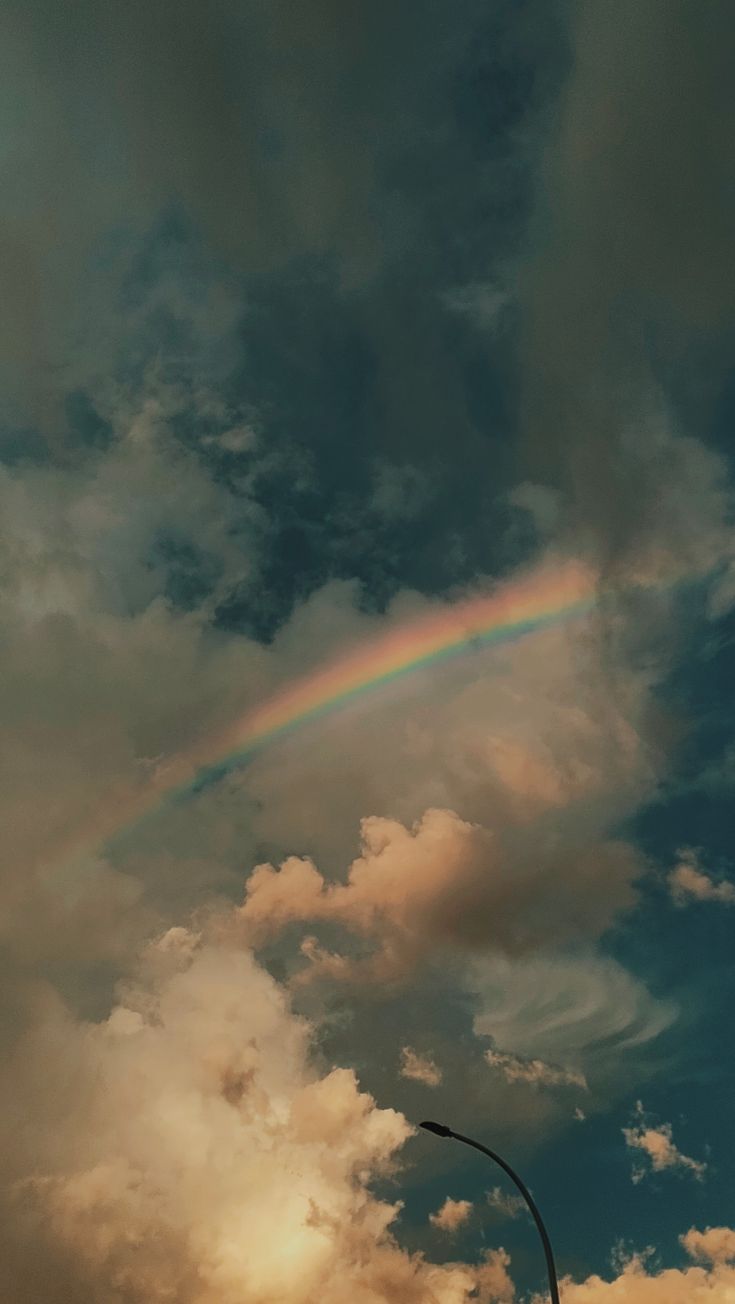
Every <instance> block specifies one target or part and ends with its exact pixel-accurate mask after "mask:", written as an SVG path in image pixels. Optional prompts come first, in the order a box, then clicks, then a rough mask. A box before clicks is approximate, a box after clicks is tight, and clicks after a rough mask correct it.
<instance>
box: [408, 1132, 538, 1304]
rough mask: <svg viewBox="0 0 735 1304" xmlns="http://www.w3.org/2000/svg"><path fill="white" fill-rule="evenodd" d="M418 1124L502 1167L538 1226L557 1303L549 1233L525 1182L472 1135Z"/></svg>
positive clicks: (498, 1156)
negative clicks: (480, 1153) (461, 1144)
mask: <svg viewBox="0 0 735 1304" xmlns="http://www.w3.org/2000/svg"><path fill="white" fill-rule="evenodd" d="M419 1126H420V1127H422V1128H424V1130H425V1131H426V1132H433V1133H434V1135H435V1136H441V1137H450V1138H451V1140H452V1141H461V1142H462V1143H463V1144H464V1145H466V1146H472V1149H473V1150H480V1151H481V1152H482V1154H483V1155H487V1157H488V1159H492V1160H493V1162H494V1163H496V1164H498V1165H499V1166H500V1167H501V1168H502V1169H503V1172H505V1173H507V1174H508V1176H509V1178H510V1179H511V1181H512V1182H514V1183H515V1185H516V1186H517V1187H518V1190H519V1191H520V1193H521V1195H522V1196H523V1199H524V1200H525V1201H526V1204H527V1205H528V1208H529V1210H530V1212H531V1216H532V1218H533V1221H534V1222H535V1224H536V1226H537V1228H538V1234H539V1236H540V1237H541V1244H542V1245H543V1247H544V1255H545V1257H546V1271H547V1273H548V1277H549V1293H550V1295H551V1304H559V1283H558V1281H557V1279H556V1265H555V1263H554V1253H553V1250H552V1248H551V1241H550V1240H549V1234H548V1232H547V1230H546V1228H545V1227H544V1223H543V1219H542V1217H541V1214H540V1213H539V1211H538V1209H537V1207H536V1202H535V1201H534V1199H533V1197H532V1195H531V1192H530V1191H529V1190H528V1187H527V1186H526V1185H525V1183H524V1182H522V1181H521V1179H520V1177H519V1176H518V1174H517V1173H514V1172H513V1169H512V1168H511V1166H510V1164H507V1163H506V1162H505V1160H504V1159H501V1157H500V1155H496V1153H495V1151H494V1150H489V1149H488V1147H487V1146H483V1145H481V1144H480V1142H479V1141H473V1140H472V1137H469V1136H462V1135H461V1134H460V1133H459V1132H453V1131H452V1129H451V1127H447V1126H446V1125H445V1124H444V1123H430V1122H425V1123H421V1124H419Z"/></svg>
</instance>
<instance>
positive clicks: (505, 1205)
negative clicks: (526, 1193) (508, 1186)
mask: <svg viewBox="0 0 735 1304" xmlns="http://www.w3.org/2000/svg"><path fill="white" fill-rule="evenodd" d="M487 1202H488V1204H489V1205H490V1207H491V1209H495V1210H497V1212H498V1213H501V1214H502V1215H503V1217H504V1218H518V1217H519V1216H520V1215H521V1214H523V1213H527V1212H528V1209H527V1206H526V1201H525V1200H524V1199H523V1196H521V1195H510V1194H509V1193H508V1192H507V1191H503V1190H501V1188H500V1187H499V1186H494V1187H493V1189H492V1191H488V1193H487Z"/></svg>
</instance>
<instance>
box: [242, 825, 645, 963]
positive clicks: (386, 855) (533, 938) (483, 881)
mask: <svg viewBox="0 0 735 1304" xmlns="http://www.w3.org/2000/svg"><path fill="white" fill-rule="evenodd" d="M503 859H504V858H503V850H502V846H501V845H500V842H499V839H498V838H497V837H495V836H494V835H493V833H492V832H491V831H490V830H488V829H485V828H482V827H481V826H479V825H476V824H471V823H469V822H468V821H466V820H462V819H460V818H459V816H458V815H457V814H456V813H455V812H454V811H448V810H428V811H426V812H425V813H424V815H423V816H422V818H421V819H420V820H419V821H417V822H416V823H415V824H414V825H413V827H412V828H406V827H405V826H404V825H403V824H401V823H399V822H398V821H397V820H389V819H384V818H380V817H378V816H372V817H370V818H366V819H363V820H362V821H361V854H360V856H359V857H358V859H357V860H354V861H353V862H352V864H351V866H350V869H349V872H348V875H347V882H346V883H343V884H340V883H328V882H327V881H326V879H325V878H324V876H323V875H322V874H320V873H319V871H318V870H317V869H316V867H315V866H314V865H313V864H312V863H311V862H310V861H307V860H300V859H297V858H295V857H291V858H289V859H288V860H286V861H284V862H283V864H282V865H281V866H280V868H279V869H276V868H274V867H273V866H272V865H259V866H257V867H256V868H255V869H254V871H253V873H252V874H251V876H250V878H249V879H248V880H247V883H246V896H245V901H244V903H243V905H242V907H241V909H240V914H239V919H240V922H241V924H242V926H243V929H244V931H245V935H246V936H247V937H248V938H249V939H251V941H252V942H253V943H254V944H256V945H258V944H262V943H263V942H264V941H266V940H267V939H268V938H269V937H271V936H275V935H277V934H278V933H279V932H280V931H281V930H282V929H283V928H285V927H286V926H287V925H289V924H292V923H296V922H310V923H312V922H314V921H325V922H330V923H339V924H342V925H343V926H344V927H345V928H347V929H348V930H349V931H350V932H352V933H354V934H357V935H359V936H361V937H364V938H366V939H369V940H371V941H372V942H373V943H374V944H375V946H376V950H375V951H374V953H373V959H372V961H371V964H372V967H373V970H374V973H375V975H376V976H378V975H381V974H386V973H391V974H395V975H400V974H401V973H403V972H407V971H410V970H411V969H412V968H413V967H414V966H415V964H416V963H418V962H419V961H420V960H421V959H423V958H424V957H426V955H427V954H428V953H429V952H430V951H431V952H432V953H433V952H434V951H435V950H436V948H437V947H440V948H441V947H448V946H459V947H465V948H474V949H479V948H480V947H482V946H483V945H487V944H492V945H494V946H495V947H498V948H501V949H508V950H509V951H511V952H520V953H523V952H525V951H528V950H530V949H532V948H533V947H534V946H536V945H538V944H539V943H540V942H542V941H546V940H551V939H552V938H553V939H554V940H555V941H564V940H566V939H568V938H569V937H570V936H572V937H573V936H575V935H578V934H579V933H582V934H583V935H584V934H586V935H589V933H590V932H596V931H598V930H601V928H602V927H603V926H604V924H603V920H604V921H607V919H608V918H610V917H611V915H612V912H613V910H614V908H615V906H616V905H617V907H618V908H620V907H622V906H624V905H626V904H629V903H632V900H633V893H632V889H631V881H632V879H633V878H634V876H635V874H636V872H637V868H638V866H637V864H636V860H635V856H634V854H633V852H632V850H631V848H629V847H628V846H626V845H625V844H624V843H613V842H610V843H608V844H606V845H605V846H603V847H600V848H597V849H596V854H595V855H594V856H592V855H590V856H589V859H587V858H586V857H585V856H583V855H580V856H579V857H578V858H577V859H576V860H575V862H574V863H573V864H568V863H563V864H562V863H560V858H558V857H557V856H556V855H555V854H554V852H553V851H552V853H551V857H550V861H551V863H546V864H544V862H543V860H541V863H540V864H539V863H536V864H533V863H529V862H527V861H525V860H524V859H520V858H519V861H516V863H515V864H513V869H512V870H511V869H510V866H507V867H506V865H504V863H503ZM519 862H520V863H519ZM554 862H556V863H554ZM512 863H513V862H512V861H511V864H512ZM602 863H605V866H606V877H605V886H604V889H603V890H601V886H600V866H601V864H602ZM565 878H566V882H565ZM552 885H553V887H552ZM564 898H566V899H567V900H570V901H571V900H574V902H575V915H574V918H573V920H572V919H570V918H567V917H566V916H565V913H564V910H563V908H562V902H563V899H564ZM542 901H544V903H545V905H544V909H543V910H542V909H541V902H542ZM552 910H553V913H552ZM565 919H566V920H567V922H565ZM363 970H364V972H366V973H368V972H370V966H368V968H367V969H365V967H364V966H363Z"/></svg>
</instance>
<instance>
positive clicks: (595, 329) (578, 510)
mask: <svg viewBox="0 0 735 1304" xmlns="http://www.w3.org/2000/svg"><path fill="white" fill-rule="evenodd" d="M572 12H573V46H574V63H573V69H572V72H571V75H570V77H569V80H568V82H567V84H566V85H565V87H564V90H563V93H562V95H561V97H560V101H559V104H558V108H557V115H556V116H557V123H556V128H555V135H554V139H553V143H552V144H551V146H550V148H549V152H548V155H547V159H546V165H545V169H544V174H543V185H542V186H541V187H540V199H539V203H538V208H537V214H536V221H535V227H534V237H533V238H534V245H535V251H534V253H533V256H532V257H531V258H530V260H529V263H528V265H527V266H526V268H525V270H524V273H523V291H522V293H523V300H524V313H523V322H524V358H525V368H526V376H525V383H524V402H525V413H526V422H527V433H528V436H529V445H530V463H531V466H532V467H533V473H534V474H536V475H538V476H539V478H541V479H550V480H553V481H554V482H556V483H557V484H560V485H561V486H562V487H563V488H564V489H565V491H566V492H567V494H568V508H569V510H570V513H571V514H572V516H573V517H574V519H575V520H576V522H577V524H579V523H581V524H582V525H583V526H584V527H585V529H586V531H587V533H588V536H589V537H590V538H591V539H592V538H596V540H597V544H598V545H599V546H600V547H601V549H602V550H603V555H604V554H607V556H608V557H610V556H618V557H620V556H621V554H624V553H627V554H628V556H630V554H631V552H633V551H634V550H635V548H636V547H638V546H639V545H640V542H641V538H642V537H645V534H646V532H647V531H651V530H652V529H653V528H658V527H662V528H663V529H664V530H666V529H667V528H669V529H670V528H672V527H673V526H675V527H676V528H677V529H684V530H686V528H687V527H688V525H689V522H686V521H685V522H682V521H679V520H677V521H676V522H674V521H672V520H668V521H667V520H666V514H667V512H668V513H669V514H670V513H672V511H673V512H674V514H676V510H675V505H672V502H671V495H670V494H669V493H668V488H669V486H670V484H671V479H672V476H673V477H675V478H676V480H677V481H679V482H682V483H683V484H684V485H687V482H688V481H689V479H690V478H691V477H692V476H693V477H694V479H695V480H696V479H697V467H696V465H695V462H696V464H697V465H701V462H699V460H698V459H697V455H696V453H692V456H691V457H686V456H684V457H682V454H681V450H679V452H677V451H676V450H674V449H672V448H671V445H670V444H669V443H668V442H667V441H666V440H662V439H661V438H660V437H658V436H659V435H660V430H657V429H655V427H657V426H660V424H662V423H663V424H665V423H666V420H667V416H666V413H665V412H662V411H661V410H660V408H659V410H658V411H656V410H655V409H656V407H657V406H658V401H657V400H658V397H660V395H658V394H657V391H658V390H659V389H660V390H661V391H663V392H664V393H665V392H666V390H667V389H669V390H674V385H673V383H672V382H674V380H676V383H677V385H678V386H680V385H681V376H680V372H681V367H682V364H684V363H686V364H687V365H688V389H689V400H690V401H689V402H688V403H686V404H684V407H685V408H686V412H687V419H688V420H689V421H690V422H691V423H692V429H690V431H689V433H692V434H694V435H696V436H701V434H702V433H703V429H702V427H703V425H704V423H705V422H706V420H707V408H706V405H705V406H703V405H702V403H701V401H699V402H698V401H697V400H701V399H702V396H703V393H706V383H708V384H710V385H711V384H712V383H713V382H714V383H715V384H716V381H717V370H718V369H717V367H715V368H714V372H713V371H712V363H711V359H710V361H708V363H707V368H703V367H702V359H703V357H704V356H706V354H710V355H711V354H715V355H717V354H718V353H719V354H720V357H719V361H720V362H721V361H722V354H721V349H722V334H723V333H724V332H726V330H727V329H728V328H730V327H731V326H732V321H733V302H735V300H734V298H733V293H734V291H735V246H734V245H733V241H732V230H733V224H734V222H735V154H734V153H733V149H732V140H733V133H734V130H735V82H734V81H733V78H732V69H731V63H732V60H731V55H732V49H733V41H734V40H735V15H734V14H733V9H732V6H731V5H730V4H728V3H719V2H716V3H713V4H711V5H708V6H707V7H706V9H704V10H703V9H702V8H701V6H698V5H696V4H694V3H692V2H691V0H675V3H673V4H671V3H661V2H660V0H646V2H645V3H640V2H639V0H631V2H630V3H629V2H628V0H624V3H622V4H621V3H617V2H615V3H613V2H612V0H602V3H599V4H595V5H587V4H578V5H576V6H574V8H573V11H572ZM718 332H719V333H720V339H719V340H718ZM705 382H706V383H705ZM685 389H686V387H685ZM678 398H681V395H678ZM692 400H694V401H692ZM652 426H653V427H654V430H653V432H652V429H651V427H652ZM690 452H692V450H690ZM672 462H675V463H677V465H676V466H672V465H671V463H672ZM687 487H688V486H687ZM698 487H699V486H697V485H695V486H694V489H695V490H696V489H697V488H698Z"/></svg>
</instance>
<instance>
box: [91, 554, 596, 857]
mask: <svg viewBox="0 0 735 1304" xmlns="http://www.w3.org/2000/svg"><path fill="white" fill-rule="evenodd" d="M594 597H595V577H594V575H593V573H592V572H591V571H590V570H589V569H588V568H587V567H584V566H582V565H581V564H579V563H576V562H572V561H567V562H565V563H558V564H556V565H554V566H548V567H546V568H544V569H542V570H539V571H535V572H533V573H529V574H527V575H525V576H523V577H522V578H520V579H516V580H515V581H513V582H510V583H507V584H505V585H502V586H499V587H497V588H496V589H495V590H494V591H493V592H491V593H489V594H488V593H485V594H482V595H476V596H474V597H470V598H467V599H465V600H464V601H461V602H457V603H454V604H452V605H444V606H441V607H434V608H432V609H431V610H430V611H428V612H426V613H425V614H423V615H421V616H418V617H417V618H415V619H414V620H413V621H410V622H409V623H407V624H405V625H401V626H398V627H395V628H393V629H391V630H390V631H388V632H386V633H384V634H382V635H380V636H379V637H377V638H374V639H372V640H370V641H369V642H367V643H365V644H363V645H362V646H360V647H358V648H354V649H352V650H350V651H347V652H344V653H343V654H342V655H341V656H337V657H336V658H335V659H334V660H332V661H330V662H328V663H327V664H326V665H322V666H320V667H318V668H317V669H316V670H314V671H312V672H311V673H309V674H307V675H305V676H304V677H303V678H300V679H297V680H295V681H291V682H289V683H287V684H285V685H283V687H281V688H280V689H279V690H278V691H277V692H276V693H274V694H273V696H272V697H270V698H268V699H267V700H266V701H265V702H262V703H261V704H260V705H259V706H256V707H254V708H253V709H251V710H250V711H248V712H247V713H245V714H244V715H243V716H242V717H240V718H239V719H238V720H236V721H235V722H234V723H231V724H230V725H229V726H228V727H227V728H226V729H225V730H223V731H221V732H219V733H218V734H216V735H212V736H210V737H208V738H206V739H204V740H203V741H201V742H199V743H198V744H197V745H195V746H194V747H193V748H191V749H190V750H189V751H188V752H187V753H186V754H183V755H180V756H178V757H174V758H172V759H171V760H170V761H168V762H167V763H166V764H165V765H164V766H162V767H160V768H159V769H158V770H157V771H156V772H155V774H154V776H153V779H152V780H150V781H149V783H148V785H147V786H146V788H145V789H144V790H143V791H139V792H138V793H137V794H134V795H128V796H126V797H125V799H121V800H120V801H118V802H115V801H114V800H113V802H112V803H111V807H110V808H108V810H107V812H102V811H100V813H99V819H97V820H95V822H94V830H90V828H89V826H88V827H87V831H86V833H87V836H86V838H85V842H86V843H87V844H89V843H94V842H96V843H97V845H99V842H100V841H102V840H103V839H105V840H108V839H109V838H110V837H111V836H112V834H113V833H120V832H122V831H123V830H124V829H129V828H130V827H131V826H134V825H137V824H138V823H139V822H140V821H141V820H142V819H143V818H145V817H146V816H147V815H149V814H151V813H154V812H155V811H156V810H158V809H160V808H161V807H162V806H163V805H164V804H169V803H171V802H181V801H186V800H188V799H189V798H190V797H191V796H193V795H194V794H196V793H197V792H199V791H201V790H202V789H203V788H206V787H208V786H209V785H211V784H213V783H216V782H217V781H218V780H220V779H221V778H223V777H224V776H225V775H226V774H227V773H229V772H230V771H231V770H233V769H236V768H238V767H240V766H242V765H244V764H246V763H247V762H248V761H249V760H251V759H252V758H253V756H255V755H256V754H257V753H259V752H262V751H263V750H264V749H265V748H267V747H270V746H272V745H273V744H274V743H276V742H277V741H279V740H280V739H282V738H284V737H286V736H287V735H289V734H291V733H293V732H294V731H295V730H297V729H300V728H302V727H304V726H305V725H307V724H309V723H311V722H313V721H315V720H319V719H321V718H322V717H324V716H326V715H327V714H329V713H332V712H336V711H339V710H340V709H341V708H343V707H345V706H346V705H348V704H349V703H352V702H354V701H356V700H358V699H359V698H361V697H363V696H366V695H367V694H370V693H375V692H376V691H378V690H379V689H380V688H382V687H384V686H386V685H388V684H392V683H394V682H395V681H396V680H398V679H400V678H401V677H403V676H408V675H410V674H412V673H414V672H415V671H418V670H420V669H422V668H427V667H431V666H435V665H439V664H441V663H443V662H445V661H447V660H449V659H450V658H453V657H456V656H459V655H462V654H466V653H468V652H470V651H472V650H476V649H478V648H480V647H487V646H492V645H495V644H500V643H504V642H509V641H512V640H516V639H519V638H522V637H523V636H524V635H527V634H530V633H532V632H534V631H538V630H541V629H543V628H545V627H547V626H550V625H553V624H558V623H559V622H562V621H568V620H570V619H572V618H574V617H576V616H580V615H584V614H586V613H587V612H589V611H590V610H591V608H592V606H593V603H594ZM78 849H79V847H78V845H77V850H78Z"/></svg>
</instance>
